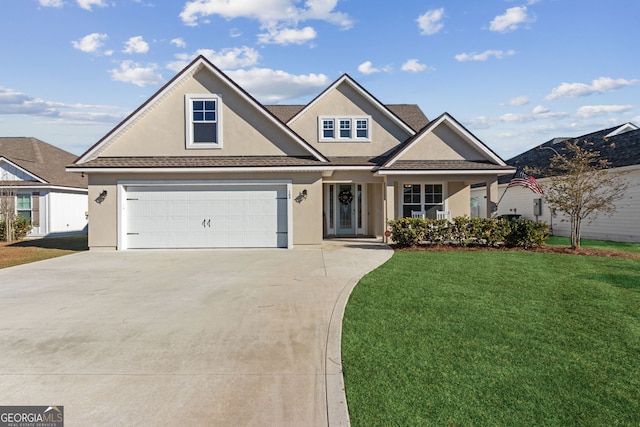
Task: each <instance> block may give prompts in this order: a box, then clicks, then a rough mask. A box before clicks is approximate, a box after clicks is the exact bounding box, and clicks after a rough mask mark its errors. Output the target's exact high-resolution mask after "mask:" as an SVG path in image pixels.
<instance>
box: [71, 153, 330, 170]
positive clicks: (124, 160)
mask: <svg viewBox="0 0 640 427" xmlns="http://www.w3.org/2000/svg"><path fill="white" fill-rule="evenodd" d="M326 164H327V163H324V162H321V161H319V160H316V159H314V158H313V157H294V156H183V157H98V158H96V159H93V160H89V161H87V162H85V163H81V164H74V165H71V166H69V168H70V169H83V168H143V169H144V168H208V167H210V168H213V167H215V168H237V167H286V166H322V165H326Z"/></svg>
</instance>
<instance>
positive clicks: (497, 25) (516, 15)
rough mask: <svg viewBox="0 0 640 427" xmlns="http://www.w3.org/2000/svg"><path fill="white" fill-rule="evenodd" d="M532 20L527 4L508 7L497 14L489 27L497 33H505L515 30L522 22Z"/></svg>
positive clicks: (533, 19) (525, 22)
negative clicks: (502, 13) (502, 12)
mask: <svg viewBox="0 0 640 427" xmlns="http://www.w3.org/2000/svg"><path fill="white" fill-rule="evenodd" d="M533 21H535V18H534V17H531V16H529V15H528V13H527V6H517V7H510V8H509V9H507V11H506V12H505V13H504V15H498V16H496V17H495V18H494V19H493V21H491V23H490V24H489V29H490V30H491V31H496V32H499V33H507V32H509V31H515V30H517V29H518V27H520V25H522V24H527V23H530V22H533Z"/></svg>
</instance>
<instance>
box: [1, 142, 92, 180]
mask: <svg viewBox="0 0 640 427" xmlns="http://www.w3.org/2000/svg"><path fill="white" fill-rule="evenodd" d="M0 157H4V158H5V159H7V160H8V161H10V162H11V163H13V164H15V165H17V166H19V167H21V168H22V169H24V170H26V171H27V172H29V173H30V174H32V175H35V176H37V177H38V178H40V179H41V180H43V181H45V182H46V183H47V184H48V185H55V186H60V187H72V188H87V178H84V177H82V176H80V174H77V173H69V172H66V171H65V167H66V166H67V165H69V164H71V163H73V162H74V160H75V159H76V157H77V156H76V155H74V154H71V153H69V152H67V151H64V150H62V149H60V148H58V147H54V146H53V145H51V144H47V143H46V142H44V141H40V140H39V139H36V138H30V137H0ZM12 184H18V182H12ZM26 184H27V183H19V185H26ZM32 184H33V185H43V184H39V183H36V182H35V181H34V182H33V183H32Z"/></svg>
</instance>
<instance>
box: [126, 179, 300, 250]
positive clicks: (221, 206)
mask: <svg viewBox="0 0 640 427" xmlns="http://www.w3.org/2000/svg"><path fill="white" fill-rule="evenodd" d="M124 214H125V218H126V219H125V222H126V225H125V227H126V230H125V233H126V239H127V244H126V247H128V248H233V247H245V248H246V247H253V248H264V247H268V248H275V247H287V243H288V234H287V229H288V227H287V186H286V185H212V186H201V187H195V186H171V187H168V186H161V187H156V186H130V187H128V188H127V189H126V205H125V211H124Z"/></svg>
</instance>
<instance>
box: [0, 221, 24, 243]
mask: <svg viewBox="0 0 640 427" xmlns="http://www.w3.org/2000/svg"><path fill="white" fill-rule="evenodd" d="M29 231H31V224H30V223H29V220H28V219H26V218H23V217H21V216H18V217H16V218H15V219H14V220H13V240H22V239H24V238H25V236H26V235H27V233H28V232H29ZM5 240H7V224H6V222H5V221H4V220H0V242H4V241H5Z"/></svg>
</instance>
